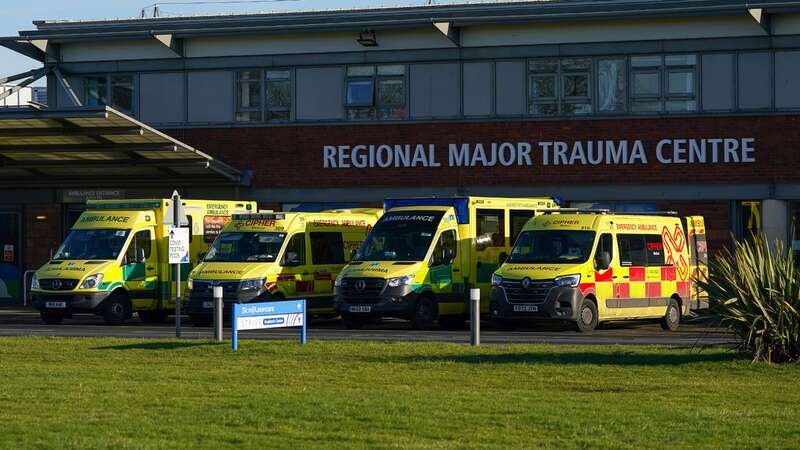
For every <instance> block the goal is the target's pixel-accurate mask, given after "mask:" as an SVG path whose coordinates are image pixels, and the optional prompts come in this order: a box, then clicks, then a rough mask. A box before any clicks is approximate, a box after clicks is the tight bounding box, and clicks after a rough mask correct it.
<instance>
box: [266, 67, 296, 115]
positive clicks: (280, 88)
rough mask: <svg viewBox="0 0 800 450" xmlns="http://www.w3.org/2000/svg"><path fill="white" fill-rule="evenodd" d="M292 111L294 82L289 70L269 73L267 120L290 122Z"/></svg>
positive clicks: (270, 71)
mask: <svg viewBox="0 0 800 450" xmlns="http://www.w3.org/2000/svg"><path fill="white" fill-rule="evenodd" d="M291 109H292V80H291V72H290V71H288V70H268V71H267V120H278V121H280V120H283V121H287V120H289V117H290V114H291Z"/></svg>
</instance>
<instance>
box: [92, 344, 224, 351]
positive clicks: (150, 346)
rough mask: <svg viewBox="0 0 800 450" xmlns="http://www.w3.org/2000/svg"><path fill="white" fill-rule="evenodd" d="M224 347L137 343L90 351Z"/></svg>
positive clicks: (95, 348) (108, 346)
mask: <svg viewBox="0 0 800 450" xmlns="http://www.w3.org/2000/svg"><path fill="white" fill-rule="evenodd" d="M217 345H224V343H218V342H138V343H136V344H121V345H106V346H102V347H94V348H93V349H92V350H179V349H182V348H192V347H207V346H217Z"/></svg>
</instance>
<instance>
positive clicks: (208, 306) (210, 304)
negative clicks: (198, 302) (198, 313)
mask: <svg viewBox="0 0 800 450" xmlns="http://www.w3.org/2000/svg"><path fill="white" fill-rule="evenodd" d="M203 308H205V309H214V302H203Z"/></svg>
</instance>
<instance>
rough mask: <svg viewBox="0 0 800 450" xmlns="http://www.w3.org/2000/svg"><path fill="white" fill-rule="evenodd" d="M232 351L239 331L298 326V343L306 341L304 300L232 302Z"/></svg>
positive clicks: (235, 349) (237, 340)
mask: <svg viewBox="0 0 800 450" xmlns="http://www.w3.org/2000/svg"><path fill="white" fill-rule="evenodd" d="M231 319H232V320H231V341H232V343H233V351H237V350H238V349H239V332H240V331H247V330H264V329H268V328H289V327H300V343H301V344H305V343H306V301H305V300H292V301H287V302H270V303H248V304H244V305H242V304H234V305H233V317H232V318H231Z"/></svg>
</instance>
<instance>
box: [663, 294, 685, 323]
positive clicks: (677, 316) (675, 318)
mask: <svg viewBox="0 0 800 450" xmlns="http://www.w3.org/2000/svg"><path fill="white" fill-rule="evenodd" d="M680 324H681V307H680V305H679V304H678V301H677V300H675V299H674V298H671V299H669V303H667V313H666V314H664V317H662V318H661V328H662V329H664V330H666V331H675V330H677V329H678V326H679V325H680Z"/></svg>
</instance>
